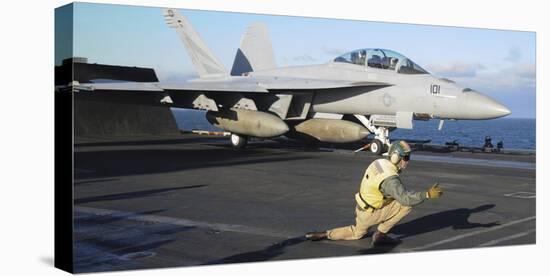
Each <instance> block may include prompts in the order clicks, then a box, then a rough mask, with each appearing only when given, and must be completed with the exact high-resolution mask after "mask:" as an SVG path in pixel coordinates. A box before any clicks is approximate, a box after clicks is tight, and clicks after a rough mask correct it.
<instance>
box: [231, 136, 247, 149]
mask: <svg viewBox="0 0 550 276" xmlns="http://www.w3.org/2000/svg"><path fill="white" fill-rule="evenodd" d="M229 141H231V146H232V147H233V149H236V150H239V149H243V148H244V147H246V144H247V142H248V137H246V136H244V135H238V134H235V133H231V137H230V138H229Z"/></svg>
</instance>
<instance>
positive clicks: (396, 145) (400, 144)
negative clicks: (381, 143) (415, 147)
mask: <svg viewBox="0 0 550 276" xmlns="http://www.w3.org/2000/svg"><path fill="white" fill-rule="evenodd" d="M410 154H411V147H410V146H409V144H407V142H405V141H395V142H393V143H392V144H391V145H390V150H389V151H388V155H389V157H390V162H392V164H394V165H397V164H399V162H401V159H403V157H404V156H408V155H410Z"/></svg>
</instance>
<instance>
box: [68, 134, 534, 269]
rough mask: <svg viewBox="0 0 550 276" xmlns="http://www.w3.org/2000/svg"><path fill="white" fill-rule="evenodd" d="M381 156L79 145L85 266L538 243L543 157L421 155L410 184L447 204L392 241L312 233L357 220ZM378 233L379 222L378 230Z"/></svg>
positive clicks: (273, 147)
mask: <svg viewBox="0 0 550 276" xmlns="http://www.w3.org/2000/svg"><path fill="white" fill-rule="evenodd" d="M376 158H377V156H374V155H372V154H371V153H368V152H360V153H357V154H354V153H353V151H352V150H349V149H335V150H329V149H321V150H316V149H311V148H303V147H292V146H288V145H285V144H281V143H277V142H272V141H263V142H253V143H251V144H249V146H248V148H247V149H245V150H243V151H234V150H232V149H231V147H230V145H229V142H228V141H227V138H220V137H204V136H193V135H182V136H174V137H164V138H148V139H145V138H143V139H142V138H133V139H127V140H126V141H121V139H117V140H114V139H113V140H109V139H99V138H98V139H92V138H87V139H79V140H78V141H77V144H76V145H75V153H74V160H75V170H74V177H75V183H74V195H75V216H74V226H75V227H74V233H75V235H74V237H75V248H74V249H75V271H76V272H92V271H109V270H125V269H142V268H156V267H175V266H192V265H204V264H221V263H235V262H251V261H270V260H289V259H302V258H315V257H337V256H352V255H362V254H373V253H387V252H394V253H397V252H411V251H412V252H418V251H424V250H442V249H457V248H474V247H486V246H503V245H519V244H534V243H535V236H536V232H535V223H536V217H535V200H536V198H535V195H536V191H535V175H536V171H535V156H534V155H505V154H482V153H468V152H456V153H436V152H429V151H417V152H414V153H413V156H412V161H411V162H410V164H409V168H407V170H406V171H405V172H404V173H403V174H402V175H401V177H402V180H403V181H404V183H405V184H406V186H407V187H408V188H409V189H411V190H416V191H423V190H425V189H427V188H428V187H430V186H431V185H432V184H433V183H434V181H439V183H440V184H441V186H442V187H443V190H444V195H443V197H442V198H441V199H438V200H431V201H427V202H424V203H422V204H420V205H418V206H415V207H414V208H413V211H412V212H411V213H410V214H409V215H408V216H407V217H405V219H404V220H403V221H402V222H401V223H400V224H398V225H397V226H395V227H394V228H393V229H392V231H391V233H392V234H393V235H395V236H397V237H400V238H401V239H402V243H401V244H399V245H397V246H393V247H377V248H373V247H371V245H370V240H371V238H370V235H371V233H369V234H368V235H367V236H366V237H364V238H363V239H361V240H357V241H327V240H325V241H320V242H311V241H308V240H305V239H304V238H303V235H304V234H305V233H306V232H308V231H313V230H326V229H330V228H333V227H339V226H345V225H349V224H352V223H354V209H355V201H354V194H355V193H356V191H357V189H358V187H359V182H360V179H361V177H362V175H363V173H364V170H365V169H366V167H367V166H368V165H369V164H370V162H372V161H373V160H375V159H376ZM372 230H374V229H371V232H372Z"/></svg>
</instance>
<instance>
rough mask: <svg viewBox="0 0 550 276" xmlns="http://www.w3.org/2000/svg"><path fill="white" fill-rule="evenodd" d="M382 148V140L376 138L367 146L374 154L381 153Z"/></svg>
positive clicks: (383, 146)
mask: <svg viewBox="0 0 550 276" xmlns="http://www.w3.org/2000/svg"><path fill="white" fill-rule="evenodd" d="M384 148H385V145H384V144H383V143H382V141H380V140H377V139H374V140H372V142H371V143H370V146H369V150H370V152H372V153H374V154H376V155H381V154H382V153H383V152H385V150H384Z"/></svg>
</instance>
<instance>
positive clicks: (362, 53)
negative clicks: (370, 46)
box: [359, 50, 367, 65]
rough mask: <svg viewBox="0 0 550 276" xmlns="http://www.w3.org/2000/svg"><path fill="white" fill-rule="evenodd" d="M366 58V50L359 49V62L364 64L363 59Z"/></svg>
mask: <svg viewBox="0 0 550 276" xmlns="http://www.w3.org/2000/svg"><path fill="white" fill-rule="evenodd" d="M366 59H367V51H365V50H361V51H359V64H360V65H365V60H366Z"/></svg>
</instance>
